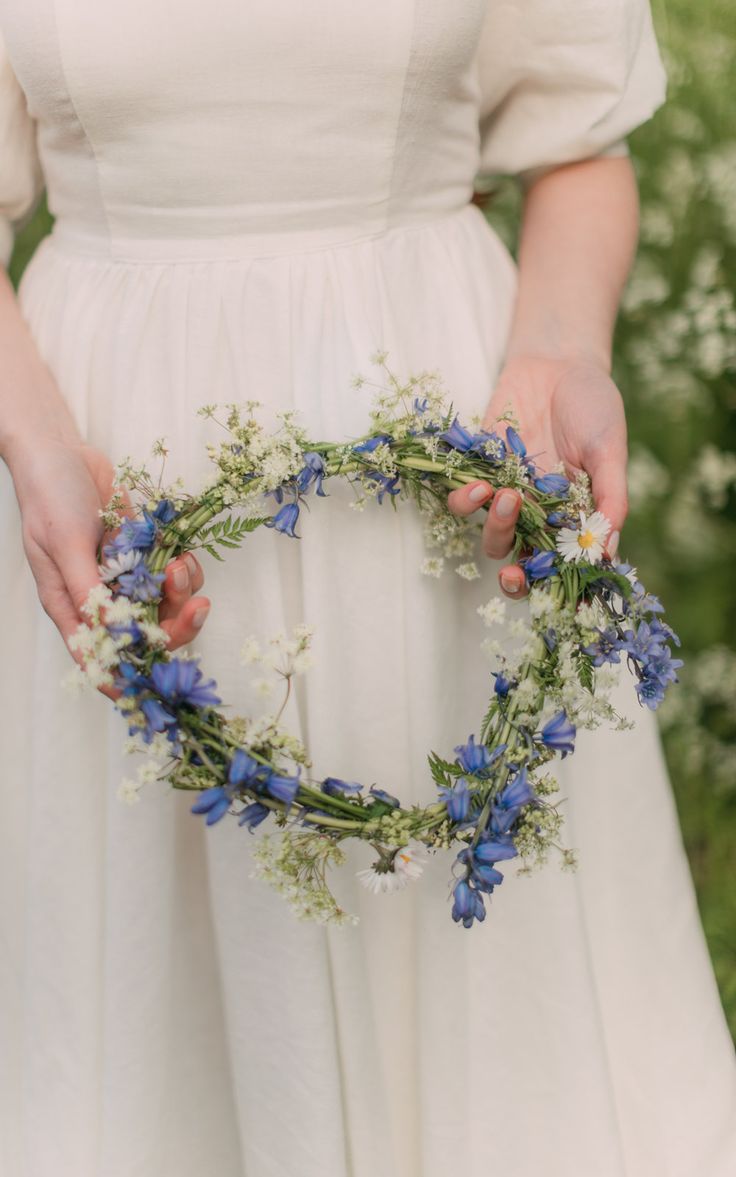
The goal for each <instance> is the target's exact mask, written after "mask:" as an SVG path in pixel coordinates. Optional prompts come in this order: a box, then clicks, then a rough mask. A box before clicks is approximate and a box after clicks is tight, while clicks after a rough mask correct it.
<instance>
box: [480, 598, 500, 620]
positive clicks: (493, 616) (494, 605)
mask: <svg viewBox="0 0 736 1177" xmlns="http://www.w3.org/2000/svg"><path fill="white" fill-rule="evenodd" d="M476 612H477V613H479V614H480V616H481V617H482V618H483V624H484V625H488V626H491V625H500V624H501V622H502V621H503V619H504V617H505V616H506V602H505V601H502V600H501V598H500V597H491V599H490V601H487V602H486V604H485V605H479V606H478V608H477V610H476Z"/></svg>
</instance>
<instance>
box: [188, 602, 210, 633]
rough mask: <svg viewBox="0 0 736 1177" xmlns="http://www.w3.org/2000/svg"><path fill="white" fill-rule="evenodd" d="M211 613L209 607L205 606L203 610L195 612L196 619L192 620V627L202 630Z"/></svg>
mask: <svg viewBox="0 0 736 1177" xmlns="http://www.w3.org/2000/svg"><path fill="white" fill-rule="evenodd" d="M209 611H210V607H209V605H203V606H202V608H201V609H197V610H196V611H195V614H194V617H193V618H192V625H193V626H194V628H195V629H201V628H202V626H203V625H204V623H205V621H206V620H207V614H208V613H209Z"/></svg>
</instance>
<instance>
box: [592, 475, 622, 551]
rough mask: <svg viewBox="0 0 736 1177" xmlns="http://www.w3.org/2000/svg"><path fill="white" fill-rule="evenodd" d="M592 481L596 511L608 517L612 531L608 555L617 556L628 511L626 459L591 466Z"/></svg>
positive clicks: (607, 549)
mask: <svg viewBox="0 0 736 1177" xmlns="http://www.w3.org/2000/svg"><path fill="white" fill-rule="evenodd" d="M589 473H590V481H591V489H592V491H593V498H594V500H595V505H596V509H597V510H598V511H600V512H601V513H602V514H603V515H605V516H606V519H608V520H609V522H610V524H611V530H610V532H609V534H608V539H607V541H606V554H607V555H608V556H610V557H613V556H615V554H616V551H617V549H618V541H619V537H620V534H621V528H622V527H623V525H624V520H625V519H626V514H627V511H628V497H627V489H626V459H625V457H624V458H610V457H607V458H603V459H601V460H600V461H598V462H595V463H592V464H591V466H590V470H589Z"/></svg>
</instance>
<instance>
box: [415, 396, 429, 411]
mask: <svg viewBox="0 0 736 1177" xmlns="http://www.w3.org/2000/svg"><path fill="white" fill-rule="evenodd" d="M428 408H429V399H428V397H426V396H425V397H422V399H421V400H420V399H419V397H418V396H415V397H414V412H415V413H426V411H427V409H428Z"/></svg>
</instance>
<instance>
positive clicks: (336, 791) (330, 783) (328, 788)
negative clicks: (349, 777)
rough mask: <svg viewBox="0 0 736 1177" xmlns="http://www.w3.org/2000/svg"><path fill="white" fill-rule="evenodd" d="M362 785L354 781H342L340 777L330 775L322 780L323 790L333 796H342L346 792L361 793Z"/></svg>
mask: <svg viewBox="0 0 736 1177" xmlns="http://www.w3.org/2000/svg"><path fill="white" fill-rule="evenodd" d="M362 788H363V786H362V785H358V784H356V783H355V782H354V781H341V780H340V778H339V777H335V776H328V777H325V779H324V780H323V781H322V791H323V792H324V793H329V795H330V796H331V797H342V796H344V794H345V793H359V792H360V790H361V789H362Z"/></svg>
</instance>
